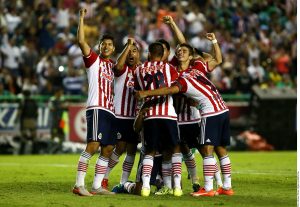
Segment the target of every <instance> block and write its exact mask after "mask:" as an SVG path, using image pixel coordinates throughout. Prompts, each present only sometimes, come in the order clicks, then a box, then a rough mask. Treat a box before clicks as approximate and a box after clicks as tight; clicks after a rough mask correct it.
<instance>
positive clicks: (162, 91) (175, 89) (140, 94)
mask: <svg viewBox="0 0 300 207" xmlns="http://www.w3.org/2000/svg"><path fill="white" fill-rule="evenodd" d="M179 91H180V89H179V86H177V85H173V86H171V87H162V88H158V89H155V90H147V91H137V92H136V93H135V97H136V98H137V99H138V100H139V99H143V98H146V97H149V96H163V95H172V94H175V93H179Z"/></svg>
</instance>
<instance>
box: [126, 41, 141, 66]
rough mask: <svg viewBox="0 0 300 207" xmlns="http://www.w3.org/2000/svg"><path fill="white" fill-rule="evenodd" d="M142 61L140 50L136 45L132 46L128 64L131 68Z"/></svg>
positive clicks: (127, 58)
mask: <svg viewBox="0 0 300 207" xmlns="http://www.w3.org/2000/svg"><path fill="white" fill-rule="evenodd" d="M139 60H140V53H139V50H138V49H137V47H136V46H135V45H131V46H130V49H129V52H128V55H127V57H126V64H127V65H128V66H130V67H132V66H135V65H136V64H137V63H138V62H139Z"/></svg>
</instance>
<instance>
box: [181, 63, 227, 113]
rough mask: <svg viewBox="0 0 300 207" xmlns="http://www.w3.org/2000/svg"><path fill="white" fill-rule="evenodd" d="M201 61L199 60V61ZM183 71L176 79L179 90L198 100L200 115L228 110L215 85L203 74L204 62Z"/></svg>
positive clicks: (205, 69)
mask: <svg viewBox="0 0 300 207" xmlns="http://www.w3.org/2000/svg"><path fill="white" fill-rule="evenodd" d="M200 62H201V61H200ZM199 66H200V68H199V67H197V68H196V67H192V68H189V69H187V70H185V71H183V72H182V73H181V75H180V77H179V78H178V80H177V84H178V85H179V87H180V91H181V92H182V93H184V94H185V95H186V96H187V97H190V98H192V99H193V100H195V101H198V102H199V108H200V114H201V116H202V117H208V116H214V115H217V114H221V113H224V112H225V111H228V108H227V106H226V104H225V102H224V101H223V98H222V97H221V95H220V93H219V92H218V90H217V88H216V87H215V85H214V84H213V83H212V82H211V81H210V80H209V79H208V78H207V77H206V76H205V74H204V73H203V72H205V71H207V68H203V67H205V64H201V63H200V64H199Z"/></svg>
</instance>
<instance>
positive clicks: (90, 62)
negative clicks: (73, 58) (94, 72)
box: [83, 49, 99, 68]
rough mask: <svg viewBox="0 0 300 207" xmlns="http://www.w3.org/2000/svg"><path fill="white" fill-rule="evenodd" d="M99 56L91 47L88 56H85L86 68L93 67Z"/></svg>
mask: <svg viewBox="0 0 300 207" xmlns="http://www.w3.org/2000/svg"><path fill="white" fill-rule="evenodd" d="M98 57H99V56H98V55H97V54H96V53H95V52H94V51H93V50H92V49H91V50H90V54H89V55H88V56H83V61H84V65H85V67H86V68H89V67H91V65H93V63H94V62H95V61H96V60H97V58H98Z"/></svg>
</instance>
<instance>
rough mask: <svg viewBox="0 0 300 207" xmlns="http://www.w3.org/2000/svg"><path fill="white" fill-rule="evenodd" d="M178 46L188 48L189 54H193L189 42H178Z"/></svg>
mask: <svg viewBox="0 0 300 207" xmlns="http://www.w3.org/2000/svg"><path fill="white" fill-rule="evenodd" d="M179 47H186V48H187V49H188V50H189V55H191V56H194V49H193V47H192V46H190V45H189V44H187V43H182V44H179V45H178V46H177V48H179Z"/></svg>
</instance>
